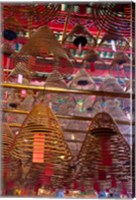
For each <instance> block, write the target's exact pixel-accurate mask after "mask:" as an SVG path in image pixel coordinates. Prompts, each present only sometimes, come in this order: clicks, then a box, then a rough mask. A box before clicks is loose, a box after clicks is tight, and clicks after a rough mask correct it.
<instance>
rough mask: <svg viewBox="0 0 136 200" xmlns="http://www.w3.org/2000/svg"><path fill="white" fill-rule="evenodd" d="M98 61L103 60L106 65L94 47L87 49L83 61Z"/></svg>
mask: <svg viewBox="0 0 136 200" xmlns="http://www.w3.org/2000/svg"><path fill="white" fill-rule="evenodd" d="M96 61H99V62H102V64H103V65H105V63H104V60H103V59H102V58H100V56H99V55H98V53H97V52H96V51H95V50H94V49H92V48H91V49H90V50H88V51H87V53H86V54H85V55H84V57H83V63H85V62H87V63H94V62H96Z"/></svg>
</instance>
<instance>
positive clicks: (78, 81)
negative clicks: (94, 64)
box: [69, 68, 96, 116]
mask: <svg viewBox="0 0 136 200" xmlns="http://www.w3.org/2000/svg"><path fill="white" fill-rule="evenodd" d="M69 87H70V88H71V89H83V90H96V84H95V82H94V80H93V79H92V78H91V77H90V76H89V74H88V72H87V70H86V69H84V68H81V69H80V70H79V71H77V73H76V74H75V76H74V78H73V80H72V81H71V82H70V83H69ZM73 97H74V99H75V101H76V106H75V108H74V109H73V111H72V114H73V115H82V116H85V115H86V114H87V112H86V111H87V110H86V106H87V105H88V104H89V106H91V105H92V103H93V98H94V97H93V96H87V95H77V94H75V95H73Z"/></svg>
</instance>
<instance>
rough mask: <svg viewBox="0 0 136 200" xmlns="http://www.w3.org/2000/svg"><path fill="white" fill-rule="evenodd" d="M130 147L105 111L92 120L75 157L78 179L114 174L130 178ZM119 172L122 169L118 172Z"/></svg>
mask: <svg viewBox="0 0 136 200" xmlns="http://www.w3.org/2000/svg"><path fill="white" fill-rule="evenodd" d="M130 157H131V150H130V147H129V145H128V143H127V142H126V141H125V139H124V138H123V136H122V134H121V133H120V131H119V129H118V127H117V125H116V123H115V122H114V121H113V119H112V117H111V116H110V115H109V114H108V113H105V112H101V113H98V114H96V116H95V117H94V119H93V120H92V122H91V124H90V126H89V129H88V133H87V135H86V138H85V140H84V142H83V145H82V147H81V150H80V152H79V155H78V158H77V160H78V161H79V166H80V167H79V170H78V172H77V174H76V176H78V177H79V180H80V179H84V181H85V180H86V179H87V177H90V181H92V182H93V180H98V181H104V182H105V183H106V182H108V181H109V178H107V177H108V176H109V177H111V176H112V175H114V177H115V179H116V180H117V181H121V180H124V178H125V177H127V178H125V180H126V181H128V182H129V180H130V177H131V175H130ZM120 172H122V173H120Z"/></svg>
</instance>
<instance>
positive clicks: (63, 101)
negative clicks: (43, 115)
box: [38, 70, 75, 114]
mask: <svg viewBox="0 0 136 200" xmlns="http://www.w3.org/2000/svg"><path fill="white" fill-rule="evenodd" d="M45 87H54V88H66V89H67V84H66V82H65V80H64V78H63V76H62V75H61V74H60V72H59V71H58V70H53V71H52V73H51V74H50V75H49V76H48V78H47V79H46V82H45ZM40 98H41V99H43V101H44V102H45V103H46V104H48V105H49V106H51V108H52V110H53V111H54V112H55V113H57V114H68V113H71V111H72V110H73V108H74V107H75V102H74V99H73V98H72V96H71V95H69V94H62V93H58V94H56V93H48V94H46V93H45V94H44V93H40ZM38 99H39V98H38Z"/></svg>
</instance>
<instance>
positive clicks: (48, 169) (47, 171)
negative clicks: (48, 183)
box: [45, 163, 54, 176]
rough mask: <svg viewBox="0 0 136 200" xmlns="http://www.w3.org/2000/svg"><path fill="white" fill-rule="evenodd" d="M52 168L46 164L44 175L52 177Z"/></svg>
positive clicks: (51, 165)
mask: <svg viewBox="0 0 136 200" xmlns="http://www.w3.org/2000/svg"><path fill="white" fill-rule="evenodd" d="M53 168H54V166H53V164H51V163H48V164H46V168H45V175H46V176H52V175H53V174H54V169H53Z"/></svg>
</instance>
